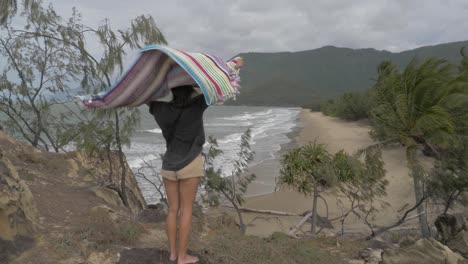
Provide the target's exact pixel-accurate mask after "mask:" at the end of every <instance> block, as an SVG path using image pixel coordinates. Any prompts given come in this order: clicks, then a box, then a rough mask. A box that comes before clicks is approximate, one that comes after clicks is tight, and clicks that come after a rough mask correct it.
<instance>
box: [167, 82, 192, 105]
mask: <svg viewBox="0 0 468 264" xmlns="http://www.w3.org/2000/svg"><path fill="white" fill-rule="evenodd" d="M171 91H172V94H173V95H174V100H173V101H172V104H173V105H174V106H175V107H177V108H183V107H185V106H187V105H188V104H189V102H190V99H191V96H192V93H193V87H192V86H191V85H184V86H178V87H175V88H172V89H171Z"/></svg>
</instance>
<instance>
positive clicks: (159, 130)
mask: <svg viewBox="0 0 468 264" xmlns="http://www.w3.org/2000/svg"><path fill="white" fill-rule="evenodd" d="M144 131H145V132H150V133H156V134H162V130H161V129H159V128H155V129H149V130H144Z"/></svg>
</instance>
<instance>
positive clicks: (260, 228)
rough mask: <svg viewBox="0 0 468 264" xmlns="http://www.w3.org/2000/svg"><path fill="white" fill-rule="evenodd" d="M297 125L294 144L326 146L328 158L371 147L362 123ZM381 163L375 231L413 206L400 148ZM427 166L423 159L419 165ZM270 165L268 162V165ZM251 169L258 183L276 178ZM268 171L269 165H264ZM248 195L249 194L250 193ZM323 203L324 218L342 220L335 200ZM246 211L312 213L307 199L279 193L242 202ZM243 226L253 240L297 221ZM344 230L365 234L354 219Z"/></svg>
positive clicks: (324, 119)
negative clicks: (383, 191) (382, 193)
mask: <svg viewBox="0 0 468 264" xmlns="http://www.w3.org/2000/svg"><path fill="white" fill-rule="evenodd" d="M300 121H301V123H302V130H301V131H300V132H299V133H298V136H297V138H296V139H295V143H296V144H307V143H309V142H313V141H314V140H316V141H317V142H318V143H323V144H326V146H327V148H328V150H329V151H330V152H332V153H334V152H337V151H339V150H341V149H344V150H345V151H347V152H349V153H354V152H355V151H357V150H358V149H360V148H362V147H364V146H367V145H370V144H372V143H373V141H372V139H371V138H370V136H369V133H368V132H369V130H370V127H369V126H368V125H366V124H364V123H362V122H349V121H343V120H340V119H337V118H332V117H328V116H324V115H323V114H322V113H319V112H310V111H308V110H303V111H302V112H301V116H300ZM383 159H384V162H385V169H386V178H387V180H388V181H389V185H388V186H387V196H386V197H384V199H383V200H384V201H385V202H386V203H388V207H385V208H381V209H380V212H379V213H378V214H376V216H375V219H374V220H373V223H374V224H377V225H379V226H381V225H388V224H390V223H393V222H395V221H396V220H397V219H398V218H399V217H400V216H401V215H402V214H403V213H404V211H405V208H406V207H408V206H411V205H413V204H414V201H415V196H414V192H413V180H412V178H411V177H410V176H409V175H408V169H407V167H406V159H405V152H404V149H403V148H401V147H392V148H387V149H385V150H384V151H383ZM425 160H426V161H428V160H427V159H425ZM272 163H274V162H272ZM274 164H276V165H275V166H273V167H272V166H268V164H264V165H262V166H261V167H254V168H252V172H254V173H256V174H257V175H258V177H259V178H260V179H265V178H268V177H270V180H273V181H274V179H271V177H273V178H274V177H276V175H278V170H279V165H278V163H277V162H276V163H274ZM270 165H271V164H270ZM251 192H253V191H251ZM325 199H326V201H327V203H328V209H329V218H330V219H332V218H335V217H338V216H340V215H342V208H341V207H340V206H339V205H338V203H337V199H336V198H334V197H333V196H330V195H328V196H325ZM319 206H320V207H319V213H320V215H321V216H325V214H326V209H325V206H324V204H323V202H319ZM244 207H246V208H254V209H261V210H274V211H283V212H290V213H298V214H302V213H303V212H305V211H307V210H310V209H311V208H312V199H311V197H305V196H303V195H301V194H299V193H296V192H294V191H292V190H284V189H283V190H279V191H276V192H274V193H270V194H265V195H258V196H251V197H248V198H247V199H246V203H245V205H244ZM244 217H245V218H246V219H245V220H246V223H248V224H249V226H248V228H247V233H248V234H252V235H259V236H268V235H270V234H272V233H273V232H276V231H282V232H287V231H288V230H289V228H290V227H292V226H294V225H295V224H297V223H298V222H299V221H300V220H301V219H302V217H300V216H272V215H265V214H257V213H244ZM415 224H417V221H416V220H412V221H409V222H407V223H406V224H405V225H406V226H414V225H415ZM333 225H334V229H335V231H338V230H340V228H341V225H340V223H339V222H338V221H335V222H333ZM309 228H310V225H308V224H306V225H305V226H304V228H303V229H304V230H308V229H309ZM345 230H346V231H348V232H350V231H352V232H368V229H367V227H366V226H365V225H364V224H363V223H362V221H361V220H359V219H357V217H352V216H350V217H349V218H348V219H347V220H346V225H345Z"/></svg>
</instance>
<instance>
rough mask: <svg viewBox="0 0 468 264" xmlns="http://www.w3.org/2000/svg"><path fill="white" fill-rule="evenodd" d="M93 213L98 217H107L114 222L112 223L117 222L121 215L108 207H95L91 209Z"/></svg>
mask: <svg viewBox="0 0 468 264" xmlns="http://www.w3.org/2000/svg"><path fill="white" fill-rule="evenodd" d="M91 213H92V214H94V215H98V216H104V215H105V216H107V217H108V219H110V220H112V222H114V223H115V222H117V220H118V219H119V215H118V213H117V212H116V211H115V210H113V209H111V208H109V207H108V206H107V205H98V206H95V207H93V208H91Z"/></svg>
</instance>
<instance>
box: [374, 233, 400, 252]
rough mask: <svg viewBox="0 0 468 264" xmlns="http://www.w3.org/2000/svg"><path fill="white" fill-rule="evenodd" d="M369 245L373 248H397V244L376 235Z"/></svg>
mask: <svg viewBox="0 0 468 264" xmlns="http://www.w3.org/2000/svg"><path fill="white" fill-rule="evenodd" d="M369 247H370V248H373V249H396V248H398V246H397V245H395V244H393V243H391V242H389V241H387V240H385V239H383V238H382V237H379V236H377V237H374V238H372V239H371V240H370V243H369Z"/></svg>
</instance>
